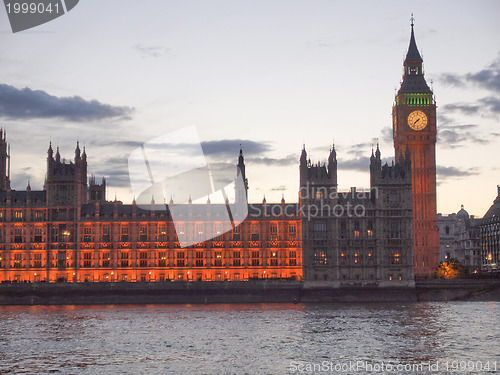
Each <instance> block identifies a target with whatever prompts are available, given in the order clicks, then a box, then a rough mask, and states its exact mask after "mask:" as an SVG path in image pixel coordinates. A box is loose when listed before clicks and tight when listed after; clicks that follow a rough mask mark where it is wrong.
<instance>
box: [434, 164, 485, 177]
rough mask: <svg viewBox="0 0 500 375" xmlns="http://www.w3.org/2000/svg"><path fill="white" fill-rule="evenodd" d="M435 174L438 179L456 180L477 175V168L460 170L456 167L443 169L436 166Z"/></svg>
mask: <svg viewBox="0 0 500 375" xmlns="http://www.w3.org/2000/svg"><path fill="white" fill-rule="evenodd" d="M436 174H437V178H438V179H442V178H453V177H455V178H458V179H460V178H461V177H468V176H473V175H477V174H479V169H478V168H469V169H461V168H457V167H445V166H442V165H438V166H437V167H436Z"/></svg>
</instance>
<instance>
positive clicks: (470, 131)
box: [437, 124, 499, 149]
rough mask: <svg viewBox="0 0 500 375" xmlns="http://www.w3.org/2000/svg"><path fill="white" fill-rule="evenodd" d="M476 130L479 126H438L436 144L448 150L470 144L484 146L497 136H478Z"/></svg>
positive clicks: (492, 134)
mask: <svg viewBox="0 0 500 375" xmlns="http://www.w3.org/2000/svg"><path fill="white" fill-rule="evenodd" d="M478 128H479V126H478V125H474V124H465V125H444V126H440V127H439V128H438V135H437V136H438V144H439V146H440V147H442V148H448V149H452V148H458V147H463V146H466V145H470V144H471V143H474V144H479V145H485V144H488V143H490V142H492V141H493V139H494V138H497V137H498V136H499V135H498V134H497V133H490V134H488V135H485V134H480V133H479V132H478V130H477V129H478Z"/></svg>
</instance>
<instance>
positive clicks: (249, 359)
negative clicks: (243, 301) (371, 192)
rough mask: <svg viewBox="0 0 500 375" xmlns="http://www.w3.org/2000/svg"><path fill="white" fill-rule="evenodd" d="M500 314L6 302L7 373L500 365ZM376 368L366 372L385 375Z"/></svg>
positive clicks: (431, 306)
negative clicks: (12, 304)
mask: <svg viewBox="0 0 500 375" xmlns="http://www.w3.org/2000/svg"><path fill="white" fill-rule="evenodd" d="M498 316H500V303H497V302H491V303H490V302H457V303H394V304H314V305H304V304H298V305H287V304H263V305H207V306H201V305H200V306H199V305H182V306H181V305H150V306H31V307H28V306H25V307H24V306H23V307H21V306H16V307H0V355H1V357H0V373H9V372H10V373H16V374H17V373H25V374H35V373H61V374H80V373H85V374H146V373H147V374H154V373H161V374H165V373H167V374H182V373H188V374H198V373H203V374H223V373H225V374H245V373H248V374H286V373H307V372H305V370H307V369H310V368H311V367H307V366H313V365H314V364H316V365H317V366H319V364H321V363H327V364H329V365H330V367H329V369H334V367H333V366H334V365H347V364H349V363H354V362H357V361H361V362H362V363H369V364H372V365H377V364H381V363H389V364H394V365H397V364H400V365H410V364H420V363H425V362H428V363H439V369H438V370H439V371H424V372H429V373H430V372H432V373H446V371H445V367H444V366H445V365H446V363H447V361H448V366H451V364H452V363H451V361H469V360H471V361H475V362H478V361H479V362H481V364H482V365H483V364H485V363H486V362H488V361H489V363H490V364H491V365H493V362H494V361H496V362H497V367H500V353H499V351H498V343H499V342H500V325H499V318H498ZM358 363H360V362H358ZM299 366H300V367H299ZM475 366H478V365H475ZM476 368H477V367H476ZM299 369H301V370H304V371H299ZM317 369H318V368H317ZM322 369H323V370H326V369H327V368H322ZM337 369H338V367H337ZM345 369H347V368H344V370H345ZM376 369H377V368H374V370H373V371H360V372H359V373H384V371H382V370H380V371H375V370H376ZM351 370H352V368H351ZM358 370H359V368H358ZM424 370H425V368H424ZM434 370H435V369H434ZM449 370H450V368H449ZM337 372H338V371H333V372H332V373H337ZM344 372H346V371H344ZM347 372H349V373H351V372H352V371H347ZM417 372H418V371H406V372H405V373H417ZM398 373H401V372H398ZM420 373H421V372H420ZM450 373H451V371H450ZM462 373H464V372H462ZM475 373H484V371H476V372H475Z"/></svg>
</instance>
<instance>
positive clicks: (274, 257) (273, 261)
mask: <svg viewBox="0 0 500 375" xmlns="http://www.w3.org/2000/svg"><path fill="white" fill-rule="evenodd" d="M269 258H270V259H269V260H270V263H269V265H271V266H277V265H278V252H277V251H276V250H272V251H271V254H270V257H269Z"/></svg>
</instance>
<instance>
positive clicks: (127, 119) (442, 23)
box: [0, 0, 500, 216]
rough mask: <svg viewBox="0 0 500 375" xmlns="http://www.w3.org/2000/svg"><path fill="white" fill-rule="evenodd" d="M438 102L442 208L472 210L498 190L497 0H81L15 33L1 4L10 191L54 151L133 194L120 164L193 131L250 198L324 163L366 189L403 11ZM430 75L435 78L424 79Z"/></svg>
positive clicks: (33, 176) (291, 188)
mask: <svg viewBox="0 0 500 375" xmlns="http://www.w3.org/2000/svg"><path fill="white" fill-rule="evenodd" d="M412 13H413V15H414V18H415V37H416V41H417V46H418V48H419V50H420V53H421V54H422V55H423V59H424V69H425V77H426V80H427V83H428V84H429V85H432V88H433V90H434V94H435V98H436V102H437V105H438V108H437V114H438V142H437V172H438V176H437V179H438V191H437V194H438V212H441V213H443V214H449V213H453V212H457V211H458V210H459V209H460V205H462V204H463V205H464V206H465V209H466V210H467V211H468V212H469V213H470V214H474V215H477V216H482V215H484V213H485V212H486V211H487V209H488V208H489V206H490V205H491V204H492V202H493V200H494V199H495V197H496V194H497V187H496V186H497V184H500V169H499V165H498V160H499V158H498V156H499V150H500V129H499V127H498V125H499V124H498V122H499V115H500V23H499V22H498V14H500V3H499V2H498V1H477V2H471V1H439V2H436V1H419V2H403V1H377V2H373V1H354V2H346V1H319V0H311V1H294V0H286V1H285V0H284V1H276V0H270V1H269V0H266V1H262V0H260V1H259V0H258V1H243V0H239V1H234V0H229V1H222V0H221V1H212V0H208V1H164V0H161V1H160V0H147V1H131V0H127V1H124V0H106V1H98V0H81V1H80V2H79V4H78V5H77V6H76V7H75V8H74V9H72V10H71V11H70V12H68V13H67V14H65V15H64V16H62V17H59V18H57V19H55V20H53V21H51V22H48V23H46V24H43V25H40V26H38V27H35V28H32V29H29V30H25V31H21V32H18V33H12V30H11V28H10V25H9V23H8V19H7V14H6V11H4V10H3V9H2V10H0V49H1V51H2V53H1V55H0V71H1V72H2V73H1V75H0V77H1V78H0V126H1V127H3V128H4V129H6V130H7V138H8V141H9V142H10V144H11V181H12V182H11V186H12V188H13V189H17V190H23V189H25V188H26V186H27V183H28V181H30V184H31V187H32V189H38V190H41V189H42V187H43V182H44V178H45V172H46V157H47V154H46V152H47V148H48V146H49V142H52V145H53V146H54V148H55V147H57V146H58V147H59V148H60V152H61V156H62V157H63V158H66V159H70V158H73V156H74V149H75V146H76V142H77V140H78V141H79V142H80V146H81V147H82V146H83V145H85V148H86V152H87V155H88V172H89V174H93V175H95V176H96V177H97V179H100V177H102V176H104V177H106V179H107V184H108V188H107V198H108V199H109V200H112V199H114V197H115V196H116V197H117V198H118V199H119V200H122V201H124V202H126V203H129V202H131V201H132V199H133V196H134V194H133V192H132V188H131V183H130V178H129V171H128V164H127V160H128V158H129V156H130V155H131V154H132V153H133V152H134V150H136V149H137V148H138V147H140V146H141V145H142V144H145V143H147V142H149V141H150V140H152V139H155V138H157V137H159V136H162V135H165V134H168V133H171V132H175V131H178V130H179V129H184V128H187V127H193V126H194V127H195V128H196V130H197V132H198V137H199V140H200V141H201V144H202V148H203V152H204V154H205V156H206V157H207V158H208V159H209V160H210V161H214V162H221V163H234V164H235V163H237V158H238V153H239V149H240V144H241V145H242V148H243V153H244V156H245V162H246V175H247V178H248V185H249V201H250V202H260V201H262V199H263V197H264V196H265V197H266V200H267V201H268V202H273V201H279V200H281V197H282V196H284V198H285V200H286V201H287V202H295V201H297V196H298V184H299V174H298V172H299V171H298V160H299V156H300V151H301V149H302V147H303V144H305V147H306V150H307V152H308V156H309V157H310V159H311V161H312V162H318V161H319V162H324V161H326V159H327V157H328V153H329V149H330V147H331V146H332V143H334V144H335V148H336V150H337V157H338V161H339V166H338V168H339V172H338V182H339V188H340V189H341V190H342V189H345V190H347V189H349V188H350V187H351V186H356V187H358V188H363V187H365V188H366V187H369V156H370V154H371V150H372V147H374V146H375V145H376V144H377V142H378V143H379V144H380V150H381V152H382V157H383V158H384V159H385V160H387V161H388V162H389V163H390V161H391V159H392V158H393V156H394V148H393V143H392V138H391V137H392V132H391V126H392V120H391V110H392V104H393V101H394V95H395V89H397V88H399V85H400V82H401V77H402V73H403V71H402V69H403V60H404V57H405V55H406V51H407V48H408V44H409V38H410V16H411V14H412ZM431 82H432V84H431Z"/></svg>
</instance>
